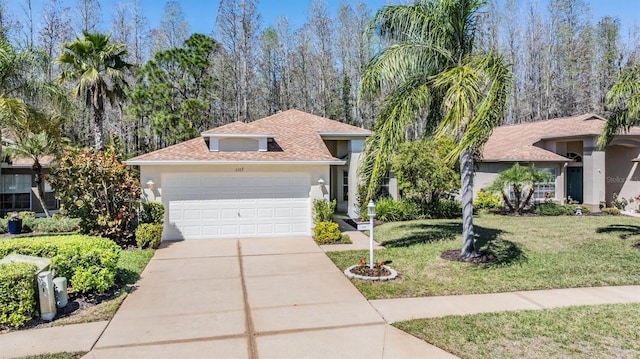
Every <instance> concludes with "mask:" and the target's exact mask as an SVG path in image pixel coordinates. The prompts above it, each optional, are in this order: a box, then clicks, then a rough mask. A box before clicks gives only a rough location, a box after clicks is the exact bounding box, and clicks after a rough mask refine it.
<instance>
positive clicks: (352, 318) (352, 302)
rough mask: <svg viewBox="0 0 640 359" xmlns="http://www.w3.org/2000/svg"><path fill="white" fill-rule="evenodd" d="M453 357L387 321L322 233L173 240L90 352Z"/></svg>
mask: <svg viewBox="0 0 640 359" xmlns="http://www.w3.org/2000/svg"><path fill="white" fill-rule="evenodd" d="M356 357H361V358H450V357H453V356H452V355H451V354H449V353H446V352H443V351H441V350H440V349H438V348H435V347H433V346H430V345H428V344H425V343H424V342H423V341H421V340H418V339H416V338H414V337H412V336H410V335H408V334H406V333H404V332H402V331H400V330H397V329H395V328H393V327H391V326H389V325H387V324H386V323H385V321H384V320H383V319H382V318H381V316H380V315H379V313H378V312H377V311H376V310H375V309H374V308H373V307H372V306H371V305H370V304H369V302H368V301H367V300H366V299H365V298H364V297H363V296H362V295H361V294H360V293H359V292H358V291H357V290H356V289H355V288H354V287H353V286H352V285H351V283H350V282H349V281H348V280H347V279H346V278H345V276H344V275H343V273H342V272H341V271H340V270H339V269H337V268H336V267H335V266H334V265H333V263H332V262H331V261H330V260H329V259H328V258H327V257H326V255H325V254H324V253H323V252H322V250H321V249H320V248H319V247H318V246H317V245H316V244H315V242H314V241H313V240H312V239H311V238H308V237H302V238H275V239H268V238H260V239H242V240H193V241H183V242H173V243H171V242H170V243H165V244H163V246H162V247H161V248H160V249H159V250H158V251H157V252H156V254H155V256H154V257H153V259H152V260H151V262H149V265H148V266H147V268H146V269H145V270H144V272H143V273H142V278H141V279H140V281H139V282H138V288H137V289H136V290H135V291H134V292H133V293H131V294H130V295H129V296H128V297H127V299H126V300H125V301H124V303H123V304H122V306H121V308H120V309H119V310H118V312H117V314H116V315H115V316H114V318H113V319H112V320H111V322H110V323H109V325H108V326H107V328H106V330H105V331H104V333H103V334H102V335H101V336H100V338H99V340H98V341H97V343H96V345H95V346H94V348H93V350H92V351H91V352H90V353H89V354H87V356H86V358H99V359H103V358H118V359H122V358H322V359H327V358H356Z"/></svg>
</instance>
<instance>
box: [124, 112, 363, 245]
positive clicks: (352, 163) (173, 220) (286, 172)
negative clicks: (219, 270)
mask: <svg viewBox="0 0 640 359" xmlns="http://www.w3.org/2000/svg"><path fill="white" fill-rule="evenodd" d="M370 134H371V133H370V132H369V131H368V130H365V129H362V128H359V127H355V126H351V125H347V124H344V123H340V122H337V121H333V120H330V119H327V118H323V117H319V116H315V115H312V114H309V113H305V112H301V111H298V110H288V111H284V112H280V113H277V114H275V115H272V116H269V117H266V118H263V119H260V120H257V121H254V122H251V123H243V122H234V123H230V124H227V125H224V126H221V127H218V128H214V129H212V130H209V131H206V132H203V133H202V134H201V136H200V137H197V138H194V139H192V140H188V141H185V142H182V143H179V144H176V145H174V146H170V147H166V148H163V149H160V150H157V151H154V152H151V153H147V154H144V155H141V156H138V157H135V158H132V159H130V160H128V161H126V163H127V164H129V165H134V166H140V180H141V183H142V186H143V189H144V190H143V192H144V193H143V195H144V196H145V197H146V198H147V199H148V200H151V201H159V202H162V203H163V204H164V205H165V209H166V211H165V224H164V231H163V235H162V238H163V240H179V239H201V238H239V237H261V236H296V235H310V234H311V230H312V227H313V221H312V210H311V209H312V202H313V200H314V199H321V198H326V199H330V200H333V199H335V200H336V201H337V207H338V210H339V211H344V212H347V213H348V214H349V215H351V216H353V217H357V213H358V208H357V199H356V196H355V194H356V193H357V185H358V182H357V170H358V165H359V163H360V153H361V151H362V148H363V145H364V142H365V139H366V138H367V137H368V136H369V135H370Z"/></svg>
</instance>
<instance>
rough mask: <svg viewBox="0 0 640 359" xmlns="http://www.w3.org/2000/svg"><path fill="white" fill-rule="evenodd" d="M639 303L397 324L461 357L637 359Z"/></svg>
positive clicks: (639, 352)
mask: <svg viewBox="0 0 640 359" xmlns="http://www.w3.org/2000/svg"><path fill="white" fill-rule="evenodd" d="M638 317H640V304H613V305H599V306H583V307H571V308H558V309H548V310H542V311H533V310H532V311H521V312H502V313H488V314H487V313H485V314H474V315H466V316H450V317H444V318H430V319H419V320H411V321H407V322H400V323H396V324H394V325H395V326H396V327H398V328H400V329H402V330H404V331H406V332H408V333H410V334H412V335H414V336H416V337H419V338H421V339H423V340H425V341H426V342H429V343H431V344H433V345H435V346H437V347H439V348H441V349H444V350H446V351H449V352H451V353H453V354H455V355H457V356H460V357H462V358H639V357H640V331H639V330H638V323H637V320H638Z"/></svg>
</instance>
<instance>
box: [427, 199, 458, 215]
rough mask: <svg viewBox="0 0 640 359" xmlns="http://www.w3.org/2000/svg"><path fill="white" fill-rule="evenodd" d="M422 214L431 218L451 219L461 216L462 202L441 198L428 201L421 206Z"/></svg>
mask: <svg viewBox="0 0 640 359" xmlns="http://www.w3.org/2000/svg"><path fill="white" fill-rule="evenodd" d="M423 215H424V216H425V217H426V218H433V219H453V218H460V217H462V204H461V203H460V201H456V200H450V199H442V200H440V201H437V202H432V203H429V204H427V205H426V206H425V208H423Z"/></svg>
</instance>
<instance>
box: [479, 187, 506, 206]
mask: <svg viewBox="0 0 640 359" xmlns="http://www.w3.org/2000/svg"><path fill="white" fill-rule="evenodd" d="M473 208H474V209H476V210H478V209H500V208H502V197H500V195H499V194H497V193H491V192H486V191H484V190H482V189H481V190H480V191H478V194H476V199H475V200H474V201H473Z"/></svg>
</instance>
